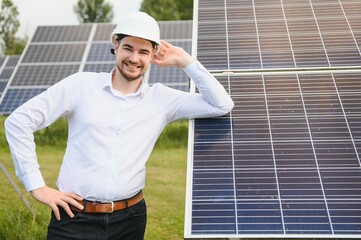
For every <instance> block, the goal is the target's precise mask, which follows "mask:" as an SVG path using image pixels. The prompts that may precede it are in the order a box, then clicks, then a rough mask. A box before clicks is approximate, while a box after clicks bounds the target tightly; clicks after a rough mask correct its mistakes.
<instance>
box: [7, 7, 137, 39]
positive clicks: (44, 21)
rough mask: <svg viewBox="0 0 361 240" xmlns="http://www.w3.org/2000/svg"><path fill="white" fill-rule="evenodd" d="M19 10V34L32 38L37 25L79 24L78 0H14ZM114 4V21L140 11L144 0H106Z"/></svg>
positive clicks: (19, 35)
mask: <svg viewBox="0 0 361 240" xmlns="http://www.w3.org/2000/svg"><path fill="white" fill-rule="evenodd" d="M12 1H13V3H14V5H15V6H16V7H17V9H18V11H19V16H18V20H19V21H20V27H19V30H18V32H17V34H16V35H17V36H18V37H20V38H24V37H25V36H28V37H29V38H31V37H32V36H33V34H34V32H35V30H36V28H37V26H44V25H76V24H79V20H78V19H77V17H76V15H75V13H74V10H73V7H74V5H75V4H76V3H77V0H12ZM105 2H107V3H110V4H111V5H112V6H113V13H114V18H113V23H117V19H119V18H120V16H121V15H122V14H125V13H127V12H131V11H138V10H139V8H140V4H141V2H142V0H105Z"/></svg>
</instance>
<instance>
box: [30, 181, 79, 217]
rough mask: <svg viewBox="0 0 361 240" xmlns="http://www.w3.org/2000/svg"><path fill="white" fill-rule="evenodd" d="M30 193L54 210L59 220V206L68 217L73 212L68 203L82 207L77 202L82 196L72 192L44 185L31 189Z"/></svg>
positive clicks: (71, 215)
mask: <svg viewBox="0 0 361 240" xmlns="http://www.w3.org/2000/svg"><path fill="white" fill-rule="evenodd" d="M30 194H31V196H33V198H35V199H36V200H37V201H39V202H41V203H43V204H45V205H47V206H49V207H50V208H51V209H52V210H53V211H54V214H55V217H56V219H57V220H60V212H59V207H62V208H63V209H64V210H65V212H66V213H67V214H68V215H69V216H70V217H74V214H73V212H72V211H71V209H70V207H69V204H70V205H73V206H75V207H76V208H79V209H83V208H84V207H83V205H81V204H80V203H78V202H77V201H82V200H83V198H82V197H80V196H78V195H76V194H74V193H70V192H60V191H58V190H56V189H54V188H50V187H47V186H44V187H41V188H37V189H34V190H32V191H31V192H30Z"/></svg>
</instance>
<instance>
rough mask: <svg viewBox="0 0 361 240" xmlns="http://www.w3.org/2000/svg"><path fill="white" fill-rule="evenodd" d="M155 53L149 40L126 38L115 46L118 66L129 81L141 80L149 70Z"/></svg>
mask: <svg viewBox="0 0 361 240" xmlns="http://www.w3.org/2000/svg"><path fill="white" fill-rule="evenodd" d="M153 52H154V49H153V46H152V44H151V42H149V41H148V40H145V39H142V38H137V37H131V36H127V37H124V38H123V39H122V40H121V41H120V42H118V43H116V45H115V55H116V65H117V69H118V71H119V73H120V74H121V76H122V77H123V78H124V79H126V80H127V81H134V80H137V79H140V78H141V77H142V76H143V74H144V73H145V72H146V71H147V70H148V68H149V65H150V60H151V59H152V57H153Z"/></svg>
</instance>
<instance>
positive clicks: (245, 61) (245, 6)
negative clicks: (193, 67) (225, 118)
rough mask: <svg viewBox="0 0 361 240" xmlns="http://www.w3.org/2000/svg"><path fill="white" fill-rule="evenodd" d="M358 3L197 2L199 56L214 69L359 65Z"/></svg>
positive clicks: (360, 57) (206, 64) (302, 0)
mask: <svg viewBox="0 0 361 240" xmlns="http://www.w3.org/2000/svg"><path fill="white" fill-rule="evenodd" d="M357 5H358V2H355V1H351V0H349V1H347V0H346V1H340V2H339V1H328V2H325V1H309V0H300V1H286V0H284V1H278V0H277V1H276V0H271V1H260V0H257V1H256V0H255V1H251V0H248V1H217V2H214V1H212V2H207V3H203V2H202V1H199V6H198V24H197V31H198V36H197V56H198V59H199V60H200V61H201V62H203V63H204V65H205V66H206V67H207V68H208V69H210V70H224V69H228V70H243V69H277V68H286V69H288V68H309V67H315V66H317V67H324V68H330V67H346V66H348V67H352V66H353V67H356V66H357V67H358V66H360V65H361V56H360V53H361V52H360V42H361V41H360V21H361V20H360V17H359V16H360V15H359V14H358V12H357V11H355V10H353V9H355V8H356V9H357V7H358V6H357ZM325 9H327V10H325Z"/></svg>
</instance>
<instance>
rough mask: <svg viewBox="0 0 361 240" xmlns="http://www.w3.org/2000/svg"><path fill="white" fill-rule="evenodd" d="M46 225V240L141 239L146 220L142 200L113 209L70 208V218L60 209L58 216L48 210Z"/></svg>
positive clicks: (144, 206) (144, 205)
mask: <svg viewBox="0 0 361 240" xmlns="http://www.w3.org/2000/svg"><path fill="white" fill-rule="evenodd" d="M51 215H52V216H51V220H50V223H49V226H48V236H47V239H48V240H60V239H61V240H64V239H79V240H80V239H84V240H93V239H94V240H95V239H99V240H100V239H101V240H103V239H104V240H105V239H106V240H113V239H119V240H128V239H129V240H142V239H144V233H145V227H146V222H147V210H146V204H145V201H144V200H142V201H141V202H139V203H137V204H135V205H134V206H132V207H129V208H127V209H124V210H121V211H116V212H113V213H83V212H74V215H75V217H74V218H70V217H69V216H68V214H67V213H66V212H65V211H64V210H63V209H61V210H60V216H61V220H60V221H58V220H56V218H55V215H54V213H52V214H51Z"/></svg>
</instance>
